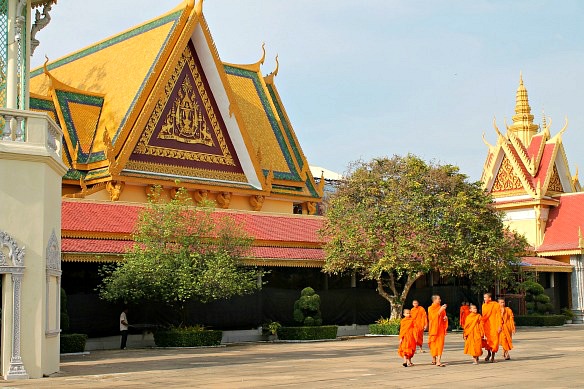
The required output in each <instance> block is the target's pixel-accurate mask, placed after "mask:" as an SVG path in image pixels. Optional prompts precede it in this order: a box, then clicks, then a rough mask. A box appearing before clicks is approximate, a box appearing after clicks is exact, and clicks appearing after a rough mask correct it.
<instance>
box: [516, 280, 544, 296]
mask: <svg viewBox="0 0 584 389" xmlns="http://www.w3.org/2000/svg"><path fill="white" fill-rule="evenodd" d="M520 289H522V290H524V291H525V292H526V293H527V294H531V295H534V296H536V295H539V294H543V293H544V288H543V286H541V285H540V284H538V283H537V282H535V281H525V282H523V283H521V285H520Z"/></svg>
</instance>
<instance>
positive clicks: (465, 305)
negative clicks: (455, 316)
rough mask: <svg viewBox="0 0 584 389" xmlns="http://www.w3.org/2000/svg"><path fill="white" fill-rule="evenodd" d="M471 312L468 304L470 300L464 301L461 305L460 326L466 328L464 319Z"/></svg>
mask: <svg viewBox="0 0 584 389" xmlns="http://www.w3.org/2000/svg"><path fill="white" fill-rule="evenodd" d="M469 313H470V308H469V306H468V302H466V301H463V302H462V305H461V306H460V317H459V320H458V322H459V323H460V328H463V329H464V321H465V319H466V317H467V316H468V314H469Z"/></svg>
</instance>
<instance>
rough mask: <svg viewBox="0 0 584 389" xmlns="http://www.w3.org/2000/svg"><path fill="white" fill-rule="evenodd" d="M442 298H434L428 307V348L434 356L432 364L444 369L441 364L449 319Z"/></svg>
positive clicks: (436, 296)
mask: <svg viewBox="0 0 584 389" xmlns="http://www.w3.org/2000/svg"><path fill="white" fill-rule="evenodd" d="M441 303H442V300H441V299H440V296H438V295H434V296H432V305H430V306H429V307H428V346H429V347H430V353H431V354H432V364H433V365H436V366H439V367H444V366H446V365H444V364H443V363H442V362H441V359H442V352H443V351H444V340H445V338H446V331H447V330H448V317H446V304H444V305H440V304H441Z"/></svg>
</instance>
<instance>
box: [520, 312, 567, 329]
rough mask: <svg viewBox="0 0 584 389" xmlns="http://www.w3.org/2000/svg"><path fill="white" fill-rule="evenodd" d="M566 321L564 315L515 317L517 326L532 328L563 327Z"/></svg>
mask: <svg viewBox="0 0 584 389" xmlns="http://www.w3.org/2000/svg"><path fill="white" fill-rule="evenodd" d="M565 321H566V316H564V315H527V316H515V325H517V326H532V327H552V326H563V325H564V323H565Z"/></svg>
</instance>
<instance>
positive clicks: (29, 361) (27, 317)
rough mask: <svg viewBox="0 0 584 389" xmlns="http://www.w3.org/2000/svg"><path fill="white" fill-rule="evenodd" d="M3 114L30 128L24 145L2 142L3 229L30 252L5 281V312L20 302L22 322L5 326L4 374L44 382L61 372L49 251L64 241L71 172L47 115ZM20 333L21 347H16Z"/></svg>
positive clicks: (0, 207) (59, 135) (57, 132)
mask: <svg viewBox="0 0 584 389" xmlns="http://www.w3.org/2000/svg"><path fill="white" fill-rule="evenodd" d="M0 114H1V115H2V116H4V117H6V116H7V115H13V116H15V117H16V116H19V117H22V118H23V123H24V125H25V129H26V136H25V137H24V139H26V141H12V140H11V139H3V140H0V182H1V183H2V185H0V215H2V217H1V218H0V230H3V231H5V232H7V233H8V234H9V235H10V236H11V237H12V238H14V240H15V241H16V242H17V243H18V245H19V246H24V247H25V248H26V256H25V260H24V270H23V275H20V277H14V279H13V280H12V279H11V278H12V277H9V276H4V278H3V279H4V280H6V281H8V280H10V281H9V282H7V284H9V285H3V288H2V293H3V298H4V300H3V301H4V302H6V301H7V300H12V299H14V302H12V301H10V303H9V304H8V306H6V305H5V308H8V307H9V309H11V310H14V309H15V308H16V307H17V304H19V307H18V308H19V311H20V315H21V318H22V319H21V320H19V321H18V323H16V322H15V323H14V325H11V326H6V325H4V326H3V333H2V344H1V347H2V372H1V374H2V376H3V377H4V378H10V379H13V378H26V375H24V374H20V375H19V374H17V373H18V372H19V371H22V369H21V367H22V368H23V369H24V370H25V372H26V373H27V374H28V376H29V377H30V378H41V377H43V375H48V374H52V373H55V372H57V371H59V342H60V336H59V335H58V334H56V335H52V336H50V335H47V333H46V328H47V317H50V318H51V320H52V322H53V323H58V322H57V321H56V318H55V317H54V315H56V312H57V307H56V304H57V301H59V300H60V299H59V298H57V299H55V298H54V296H53V298H50V296H47V294H46V282H47V277H46V274H47V258H46V253H47V247H48V246H49V244H50V239H51V236H52V234H55V236H56V238H55V239H56V240H57V242H58V245H57V247H60V241H61V179H62V176H63V175H64V174H65V172H66V171H67V168H66V167H65V165H64V164H63V161H62V157H61V154H60V152H61V139H62V132H61V130H60V128H59V127H58V126H57V125H56V124H55V122H54V121H52V120H51V119H49V117H48V115H47V114H45V113H37V112H29V111H21V110H7V109H0ZM57 250H59V249H57ZM59 253H60V251H59ZM57 258H58V260H60V255H58V256H57ZM17 297H18V298H17ZM57 297H58V296H57ZM47 299H49V300H47ZM47 310H49V312H46V311H47ZM3 317H4V319H5V320H6V318H7V316H6V315H5V312H3ZM3 324H5V323H3ZM18 332H20V343H19V344H14V349H13V343H14V342H12V339H16V338H17V337H16V336H15V335H17V334H18ZM19 357H20V360H19Z"/></svg>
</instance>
